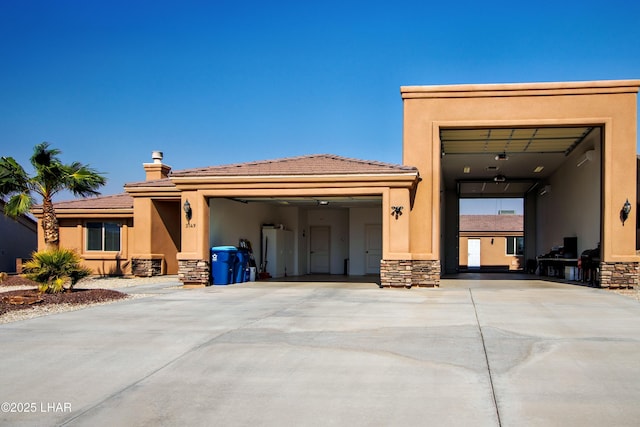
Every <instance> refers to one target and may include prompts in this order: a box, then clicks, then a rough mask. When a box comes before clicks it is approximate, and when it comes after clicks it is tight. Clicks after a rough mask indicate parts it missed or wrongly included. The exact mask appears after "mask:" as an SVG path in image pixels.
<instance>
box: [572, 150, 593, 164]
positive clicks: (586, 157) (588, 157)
mask: <svg viewBox="0 0 640 427" xmlns="http://www.w3.org/2000/svg"><path fill="white" fill-rule="evenodd" d="M594 154H595V150H589V151H585V152H584V153H583V154H582V155H581V156H580V157H578V162H577V163H576V165H577V166H578V167H580V166H582V165H584V164H585V163H587V162H590V161H592V160H593V155H594Z"/></svg>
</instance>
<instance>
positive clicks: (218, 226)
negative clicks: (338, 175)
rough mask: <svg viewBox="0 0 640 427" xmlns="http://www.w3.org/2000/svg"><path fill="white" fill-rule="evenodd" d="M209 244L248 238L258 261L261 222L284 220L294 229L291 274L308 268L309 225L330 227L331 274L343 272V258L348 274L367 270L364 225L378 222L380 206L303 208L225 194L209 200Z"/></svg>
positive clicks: (298, 273)
mask: <svg viewBox="0 0 640 427" xmlns="http://www.w3.org/2000/svg"><path fill="white" fill-rule="evenodd" d="M209 209H210V212H211V214H210V219H209V221H210V235H209V242H210V246H222V245H231V246H237V245H238V241H239V240H240V239H248V240H249V241H250V242H251V244H252V246H253V254H254V257H255V259H256V263H257V264H258V266H259V264H260V255H261V251H262V248H261V245H260V231H261V226H262V224H283V225H284V227H285V229H287V230H291V231H293V233H294V244H295V248H294V257H295V258H294V265H295V266H296V268H295V271H293V272H291V274H292V275H303V274H308V272H309V256H308V251H309V228H310V227H312V226H322V225H324V226H329V227H331V237H330V238H331V247H330V251H331V262H330V272H331V274H343V272H344V260H345V259H347V258H348V259H349V260H350V269H349V272H348V273H349V274H351V275H364V274H365V254H364V252H365V249H364V245H365V236H364V233H365V225H366V224H379V225H380V227H381V228H382V217H381V215H382V213H381V210H380V208H352V209H332V208H330V207H328V208H322V209H308V210H307V209H301V208H295V207H279V206H275V205H268V204H263V203H251V202H250V203H248V204H245V203H240V202H235V201H233V200H229V199H225V198H212V199H210V200H209Z"/></svg>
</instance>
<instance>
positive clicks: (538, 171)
mask: <svg viewBox="0 0 640 427" xmlns="http://www.w3.org/2000/svg"><path fill="white" fill-rule="evenodd" d="M542 169H544V166H536V168H535V169H534V170H533V173H540V172H542Z"/></svg>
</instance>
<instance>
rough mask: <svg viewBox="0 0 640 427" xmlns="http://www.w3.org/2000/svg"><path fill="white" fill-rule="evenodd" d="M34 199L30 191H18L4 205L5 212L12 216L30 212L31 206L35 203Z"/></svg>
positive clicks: (15, 216)
mask: <svg viewBox="0 0 640 427" xmlns="http://www.w3.org/2000/svg"><path fill="white" fill-rule="evenodd" d="M34 202H35V201H34V200H33V198H32V197H31V195H30V193H18V194H14V195H13V196H11V197H10V198H9V201H7V203H6V204H5V206H4V213H5V214H7V216H10V217H11V218H17V217H19V216H20V215H23V214H25V213H27V212H29V209H31V206H33V204H34Z"/></svg>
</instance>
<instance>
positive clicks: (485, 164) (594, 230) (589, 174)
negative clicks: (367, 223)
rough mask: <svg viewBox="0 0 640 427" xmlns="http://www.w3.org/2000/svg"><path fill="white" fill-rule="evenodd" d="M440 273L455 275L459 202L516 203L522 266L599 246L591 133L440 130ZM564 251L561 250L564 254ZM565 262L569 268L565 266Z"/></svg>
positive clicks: (595, 129)
mask: <svg viewBox="0 0 640 427" xmlns="http://www.w3.org/2000/svg"><path fill="white" fill-rule="evenodd" d="M440 143H441V147H442V160H441V164H442V175H443V184H444V188H445V193H446V195H447V197H446V199H445V207H444V209H445V212H446V214H445V215H444V217H445V218H446V221H447V223H446V224H445V238H444V247H445V252H444V260H445V268H444V271H445V273H455V272H456V271H457V268H458V264H459V263H458V253H459V252H458V248H457V242H458V241H459V239H458V235H459V222H456V221H450V222H451V224H449V221H448V220H449V219H450V218H454V217H457V218H459V212H458V207H459V200H460V199H461V198H520V199H523V202H524V213H525V215H524V221H525V224H524V231H525V234H524V241H525V253H524V257H525V259H527V260H529V261H531V260H533V261H534V262H535V260H536V257H537V256H538V255H540V254H544V253H547V252H550V251H551V249H552V248H554V247H562V246H563V245H564V239H565V238H577V252H573V253H567V254H566V255H567V256H566V257H565V259H576V258H577V257H578V256H579V254H581V253H582V252H583V251H585V250H588V249H593V248H596V247H597V246H598V244H599V243H600V241H601V236H600V228H601V227H600V223H601V197H600V194H601V181H600V179H601V169H602V168H601V146H602V128H601V127H600V126H597V125H579V126H562V127H557V126H533V127H531V126H527V127H508V128H442V129H441V130H440ZM566 249H567V250H569V249H568V248H566ZM568 262H572V261H568Z"/></svg>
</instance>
